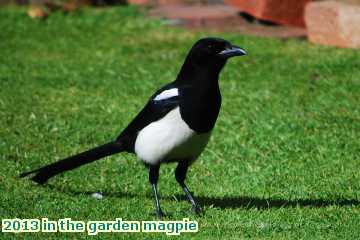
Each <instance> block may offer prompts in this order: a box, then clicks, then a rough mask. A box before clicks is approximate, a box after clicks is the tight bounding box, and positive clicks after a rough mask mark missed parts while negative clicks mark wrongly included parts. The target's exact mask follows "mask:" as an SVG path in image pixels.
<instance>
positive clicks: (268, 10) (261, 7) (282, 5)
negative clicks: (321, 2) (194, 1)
mask: <svg viewBox="0 0 360 240" xmlns="http://www.w3.org/2000/svg"><path fill="white" fill-rule="evenodd" d="M224 1H225V3H227V4H229V5H232V6H234V7H236V8H238V9H239V10H240V11H241V12H245V13H247V14H250V15H251V16H254V17H256V18H258V19H261V20H266V21H271V22H274V23H279V24H283V25H288V26H296V27H305V21H304V9H305V5H306V4H307V3H308V2H310V1H311V0H294V1H290V0H224Z"/></svg>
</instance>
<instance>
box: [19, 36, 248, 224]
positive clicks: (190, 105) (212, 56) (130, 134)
mask: <svg viewBox="0 0 360 240" xmlns="http://www.w3.org/2000/svg"><path fill="white" fill-rule="evenodd" d="M242 55H246V52H245V50H244V49H242V48H240V47H238V46H235V45H233V44H231V43H230V42H229V41H226V40H224V39H221V38H215V37H207V38H202V39H200V40H198V41H197V42H196V43H195V44H194V45H193V47H192V48H191V49H190V51H189V53H188V55H187V56H186V58H185V61H184V63H183V65H182V67H181V69H180V72H179V73H178V75H177V77H176V79H175V81H173V82H171V83H169V84H167V85H165V86H163V87H162V88H160V89H159V90H158V91H156V92H155V94H153V95H152V96H151V97H150V99H149V100H148V102H147V103H146V105H145V106H144V108H143V109H142V110H141V111H140V112H139V113H138V115H137V116H136V117H135V118H134V119H133V120H132V121H131V122H130V124H129V125H128V126H127V127H126V128H125V129H124V130H123V131H122V132H121V133H120V135H119V136H118V137H117V138H116V139H115V140H113V141H111V142H109V143H106V144H103V145H101V146H98V147H95V148H93V149H90V150H88V151H85V152H82V153H79V154H76V155H74V156H70V157H68V158H65V159H63V160H60V161H58V162H55V163H52V164H49V165H47V166H44V167H41V168H38V169H36V170H33V171H30V172H24V173H22V174H21V175H20V177H25V176H27V175H29V174H35V176H33V177H32V180H33V181H35V182H36V183H38V184H44V183H45V182H46V181H47V180H48V179H49V178H51V177H54V176H55V175H57V174H59V173H62V172H65V171H68V170H71V169H74V168H77V167H79V166H81V165H84V164H87V163H91V162H93V161H95V160H98V159H100V158H104V157H106V156H110V155H113V154H115V153H120V152H129V153H133V154H136V156H137V157H138V158H139V159H140V160H141V161H142V162H143V163H145V166H146V167H147V168H148V169H149V182H150V184H151V186H152V191H153V194H154V199H155V210H156V214H157V216H158V217H160V218H162V217H163V216H165V215H164V213H163V211H162V210H161V207H160V201H159V194H158V189H157V182H158V178H159V169H160V165H161V164H162V163H170V162H176V163H177V167H176V170H175V178H176V180H177V182H178V183H179V184H180V186H181V187H182V189H183V191H184V192H185V195H186V197H187V199H188V200H189V201H190V203H191V205H192V210H193V211H194V212H195V213H197V214H201V212H202V210H201V208H200V206H199V204H198V203H197V202H196V201H195V199H194V197H193V195H192V193H191V192H190V190H189V189H188V187H187V186H186V184H185V178H186V174H187V170H188V167H189V166H190V165H191V164H192V163H193V162H194V161H195V160H196V159H197V158H198V157H199V155H200V154H201V152H202V151H203V150H204V148H205V147H206V145H207V143H208V142H209V139H210V135H211V132H212V129H213V128H214V125H215V122H216V119H217V117H218V114H219V111H220V106H221V94H220V89H219V83H218V80H219V74H220V71H221V70H222V68H223V67H224V66H225V64H226V62H227V60H228V59H229V58H231V57H234V56H242Z"/></svg>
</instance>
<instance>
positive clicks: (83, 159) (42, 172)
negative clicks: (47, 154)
mask: <svg viewBox="0 0 360 240" xmlns="http://www.w3.org/2000/svg"><path fill="white" fill-rule="evenodd" d="M122 151H125V149H124V147H123V145H122V144H121V142H118V141H114V142H109V143H106V144H104V145H101V146H98V147H95V148H93V149H90V150H88V151H85V152H82V153H79V154H76V155H74V156H71V157H68V158H65V159H63V160H60V161H58V162H55V163H52V164H49V165H46V166H44V167H41V168H38V169H35V170H33V171H29V172H24V173H22V174H20V177H25V176H28V175H30V174H32V173H36V175H35V176H34V177H32V178H31V179H32V180H33V181H35V182H37V183H39V184H43V183H45V182H46V181H47V180H48V179H49V178H51V177H53V176H55V175H57V174H59V173H62V172H65V171H68V170H72V169H74V168H77V167H80V166H82V165H84V164H88V163H91V162H93V161H96V160H98V159H100V158H103V157H106V156H110V155H113V154H115V153H119V152H122Z"/></svg>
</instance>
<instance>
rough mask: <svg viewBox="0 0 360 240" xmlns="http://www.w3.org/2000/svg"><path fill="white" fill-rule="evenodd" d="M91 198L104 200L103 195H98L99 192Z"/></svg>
mask: <svg viewBox="0 0 360 240" xmlns="http://www.w3.org/2000/svg"><path fill="white" fill-rule="evenodd" d="M91 196H92V197H93V198H95V199H98V200H100V199H102V198H103V195H102V194H101V193H98V192H95V193H93V194H91Z"/></svg>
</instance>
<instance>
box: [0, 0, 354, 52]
mask: <svg viewBox="0 0 360 240" xmlns="http://www.w3.org/2000/svg"><path fill="white" fill-rule="evenodd" d="M14 4H19V5H28V6H29V10H28V15H29V16H30V17H32V18H40V19H44V18H46V17H48V15H49V14H51V13H52V12H54V11H63V12H72V11H77V10H78V9H79V8H81V7H84V6H97V7H99V6H114V5H130V4H132V5H138V6H141V7H145V8H147V9H150V11H149V12H148V13H149V14H150V15H151V16H155V17H160V18H162V19H164V20H167V23H168V24H170V25H182V26H185V27H188V28H192V29H194V30H196V29H201V30H204V29H206V30H209V29H210V30H218V31H232V32H234V31H236V32H239V33H243V34H248V35H258V36H275V37H280V38H291V37H295V38H307V39H308V40H310V41H311V42H314V43H318V44H324V45H333V46H338V47H354V48H357V47H360V36H359V35H360V0H341V1H333V0H330V1H326V0H325V1H323V0H321V1H319V0H0V5H2V6H5V5H14Z"/></svg>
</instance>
